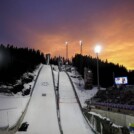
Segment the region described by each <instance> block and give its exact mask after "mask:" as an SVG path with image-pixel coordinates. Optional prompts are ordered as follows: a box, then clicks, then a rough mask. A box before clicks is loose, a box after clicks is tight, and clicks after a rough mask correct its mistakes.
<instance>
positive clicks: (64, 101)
mask: <svg viewBox="0 0 134 134" xmlns="http://www.w3.org/2000/svg"><path fill="white" fill-rule="evenodd" d="M59 78H60V79H59V96H60V98H59V107H60V120H61V126H62V131H63V134H94V132H93V131H92V130H91V128H90V127H89V125H88V124H87V122H86V120H85V118H84V117H83V114H82V111H81V109H80V107H79V104H78V103H77V99H76V98H75V94H74V91H73V87H72V85H71V83H70V80H69V78H68V76H67V74H66V73H65V72H60V77H59Z"/></svg>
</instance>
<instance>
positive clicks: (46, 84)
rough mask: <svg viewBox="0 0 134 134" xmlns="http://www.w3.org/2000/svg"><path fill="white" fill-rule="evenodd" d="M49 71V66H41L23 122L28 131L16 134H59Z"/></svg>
mask: <svg viewBox="0 0 134 134" xmlns="http://www.w3.org/2000/svg"><path fill="white" fill-rule="evenodd" d="M51 71H52V70H51V67H50V66H48V65H44V66H43V68H42V70H41V72H40V75H39V77H38V80H37V83H36V85H35V88H34V91H33V94H32V98H31V101H30V104H29V106H28V109H27V112H26V115H25V117H24V120H23V122H28V124H29V126H28V129H27V131H26V132H17V134H20V133H23V134H60V130H59V125H58V119H57V111H56V101H55V92H54V85H53V78H52V72H51ZM42 94H43V95H42Z"/></svg>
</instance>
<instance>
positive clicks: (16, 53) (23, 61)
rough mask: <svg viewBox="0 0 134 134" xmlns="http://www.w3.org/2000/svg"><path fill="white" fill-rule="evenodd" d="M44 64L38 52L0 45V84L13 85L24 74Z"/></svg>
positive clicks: (41, 55)
mask: <svg viewBox="0 0 134 134" xmlns="http://www.w3.org/2000/svg"><path fill="white" fill-rule="evenodd" d="M40 63H45V57H44V54H43V53H42V52H40V51H39V50H34V49H31V48H17V47H15V46H13V45H3V44H1V45H0V84H15V82H16V80H17V79H19V78H20V77H21V76H22V75H23V74H24V73H25V72H32V71H33V70H34V69H35V68H36V66H37V65H39V64H40Z"/></svg>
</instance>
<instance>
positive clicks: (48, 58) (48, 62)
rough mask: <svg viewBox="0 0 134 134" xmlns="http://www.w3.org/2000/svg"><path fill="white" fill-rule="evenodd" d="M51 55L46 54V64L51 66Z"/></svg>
mask: <svg viewBox="0 0 134 134" xmlns="http://www.w3.org/2000/svg"><path fill="white" fill-rule="evenodd" d="M50 56H51V55H50V54H46V64H47V65H49V64H50Z"/></svg>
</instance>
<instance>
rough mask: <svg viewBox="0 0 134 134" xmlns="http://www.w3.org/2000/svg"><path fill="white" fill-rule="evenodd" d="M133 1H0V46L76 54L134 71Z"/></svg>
mask: <svg viewBox="0 0 134 134" xmlns="http://www.w3.org/2000/svg"><path fill="white" fill-rule="evenodd" d="M133 13H134V1H133V0H127V1H126V0H111V1H110V0H109V1H107V0H101V1H100V0H84V1H83V0H22V1H21V0H0V43H3V44H13V45H15V46H18V47H30V48H35V49H39V50H41V51H42V52H44V53H45V54H46V53H51V54H52V56H59V55H60V56H64V57H65V55H66V53H65V51H66V47H65V42H66V41H67V42H68V51H69V57H70V58H71V57H72V56H74V55H75V53H80V44H79V41H80V40H82V44H83V49H82V51H83V52H82V53H83V55H91V56H93V57H95V56H96V54H95V53H94V47H95V45H96V44H101V45H102V50H101V53H100V54H99V58H100V59H102V60H106V59H107V60H108V62H113V63H115V64H116V63H119V64H120V65H124V66H125V67H127V69H134V56H133V54H134V52H133V51H134V37H133V36H134V15H133Z"/></svg>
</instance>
